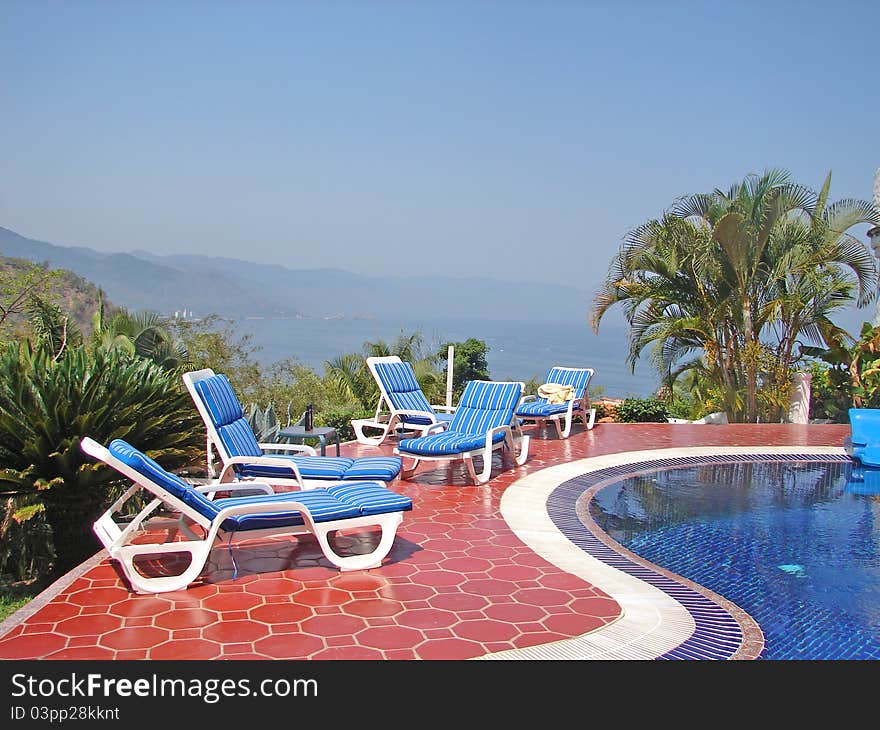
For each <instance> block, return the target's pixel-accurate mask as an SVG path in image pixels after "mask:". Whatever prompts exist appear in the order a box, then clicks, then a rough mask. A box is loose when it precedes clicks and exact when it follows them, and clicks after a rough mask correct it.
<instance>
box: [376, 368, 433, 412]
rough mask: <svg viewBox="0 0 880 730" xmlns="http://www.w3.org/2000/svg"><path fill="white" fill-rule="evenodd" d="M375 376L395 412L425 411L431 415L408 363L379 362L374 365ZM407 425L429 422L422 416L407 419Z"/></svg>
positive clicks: (426, 401) (428, 404)
mask: <svg viewBox="0 0 880 730" xmlns="http://www.w3.org/2000/svg"><path fill="white" fill-rule="evenodd" d="M376 375H377V376H378V378H379V380H381V381H382V385H383V387H384V388H385V392H386V393H387V395H388V400H389V401H391V406H392V407H393V408H394V410H396V411H427V412H428V413H433V412H434V409H433V408H431V404H430V403H428V399H427V398H425V394H424V393H422V389H421V387H420V386H419V383H418V381H417V380H416V374H415V372H413V369H412V365H410V364H409V363H408V362H380V363H376ZM407 422H408V423H419V424H426V423H431V421H430V420H429V419H428V418H426V417H424V416H414V417H412V418H411V419H407Z"/></svg>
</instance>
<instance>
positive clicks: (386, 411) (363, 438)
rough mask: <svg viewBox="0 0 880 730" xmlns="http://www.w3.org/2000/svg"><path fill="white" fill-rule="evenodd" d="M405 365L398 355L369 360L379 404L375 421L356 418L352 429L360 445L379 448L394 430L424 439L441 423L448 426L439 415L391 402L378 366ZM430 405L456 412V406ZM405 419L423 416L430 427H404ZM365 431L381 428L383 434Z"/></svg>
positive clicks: (417, 424) (416, 425)
mask: <svg viewBox="0 0 880 730" xmlns="http://www.w3.org/2000/svg"><path fill="white" fill-rule="evenodd" d="M402 362H403V361H402V360H401V359H400V358H399V357H398V356H397V355H388V356H383V357H368V358H367V367H368V368H369V369H370V373H372V375H373V379H374V380H375V381H376V385H378V386H379V402H378V403H377V404H376V412H375V414H374V415H373V417H372V418H356V419H354V420H352V422H351V427H352V429H353V430H354V435H355V439H357V442H358V443H360V444H365V445H367V446H378V445H379V444H381V443H382V442H383V441H384V440H385V439H386V438H387V437H388V434H390V433H392V432H393V431H394V430H395V429H400V430H405V431H412V432H414V433H418V434H419V435H421V436H424V435H425V434H426V433H429V432H430V431H431V430H433V429H434V427H435V426H436V425H437V424H440V425H441V426H445V425H446V423H445V422H444V421H440V420H438V419H437V414H436V413H435V412H433V411H419V410H416V411H413V410H398V409H397V408H395V407H394V405H393V403H392V402H391V397H390V396H389V394H388V389H387V388H386V387H385V383H384V382H383V380H382V378H381V377H380V376H379V373H378V371H377V366H378V365H379V364H381V363H392V364H397V363H402ZM426 400H427V399H426ZM430 405H431V408H433V409H434V411H442V412H446V413H453V412H454V411H455V406H445V405H434V404H430ZM405 416H422V417H424V418H428V419H430V421H431V422H430V423H427V424H419V423H406V424H405V423H403V419H404V417H405ZM365 428H366V429H378V430H379V431H380V433H379V435H378V436H369V435H367V434H366V433H364V429H365Z"/></svg>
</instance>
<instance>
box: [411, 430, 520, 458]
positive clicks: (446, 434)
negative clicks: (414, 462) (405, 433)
mask: <svg viewBox="0 0 880 730" xmlns="http://www.w3.org/2000/svg"><path fill="white" fill-rule="evenodd" d="M503 438H504V433H502V432H499V433H496V434H495V435H494V436H493V437H492V442H493V443H496V444H497V443H498V442H499V441H501V440H502V439H503ZM485 445H486V434H471V433H458V432H457V431H441V432H439V433H431V434H428V435H427V436H420V437H419V438H414V439H401V441H400V443H399V444H398V445H397V448H398V450H399V451H404V452H406V453H408V454H419V455H422V456H443V455H447V454H448V455H452V454H463V453H465V452H466V451H474V450H475V449H482V448H483V447H484V446H485Z"/></svg>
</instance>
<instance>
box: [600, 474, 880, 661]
mask: <svg viewBox="0 0 880 730" xmlns="http://www.w3.org/2000/svg"><path fill="white" fill-rule="evenodd" d="M860 477H861V475H860V473H859V472H856V474H855V475H854V474H853V467H852V464H851V463H850V462H848V461H840V462H831V463H829V462H824V461H823V462H819V461H816V462H810V461H798V462H761V461H756V462H745V463H742V462H741V463H734V464H715V465H703V466H699V467H687V468H676V469H668V470H663V471H657V472H653V473H652V474H648V475H643V476H635V477H629V478H626V479H623V480H621V481H618V482H615V483H613V484H611V485H610V486H608V487H605V488H604V489H601V490H600V491H598V492H597V493H596V494H595V496H594V497H593V500H592V501H591V503H590V512H591V515H592V517H593V519H594V520H595V521H596V522H597V524H598V525H599V526H600V527H601V528H602V529H603V530H605V531H606V532H607V533H608V534H609V535H611V537H613V538H614V539H615V540H616V541H617V542H619V543H620V544H621V545H623V546H624V547H626V548H628V549H629V550H631V551H632V552H634V553H636V554H637V555H640V556H641V557H643V558H645V559H646V560H649V561H651V562H652V563H654V564H656V565H659V566H661V567H663V568H666V569H667V570H671V571H672V572H674V573H677V574H678V575H681V576H683V577H686V578H689V579H691V580H693V581H695V582H697V583H699V584H700V585H703V586H705V587H706V588H709V589H711V590H713V591H715V592H716V593H719V594H720V595H722V596H724V597H725V598H727V599H728V600H730V601H732V602H733V603H735V604H737V605H738V606H740V607H741V608H742V609H743V610H745V611H746V612H748V613H749V614H750V615H751V616H752V617H753V618H754V619H755V620H756V621H757V622H758V623H759V625H760V626H761V629H762V631H763V632H764V637H765V642H766V643H765V648H764V651H763V653H762V654H761V658H762V659H880V485H877V488H875V485H873V484H872V483H871V480H872V478H877V480H878V481H880V474H872V473H869V474H868V479H867V480H865V479H862V478H860Z"/></svg>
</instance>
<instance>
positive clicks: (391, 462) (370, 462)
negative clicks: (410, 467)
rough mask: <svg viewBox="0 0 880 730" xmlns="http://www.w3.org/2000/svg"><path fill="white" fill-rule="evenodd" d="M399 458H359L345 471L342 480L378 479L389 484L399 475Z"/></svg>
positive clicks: (353, 460)
mask: <svg viewBox="0 0 880 730" xmlns="http://www.w3.org/2000/svg"><path fill="white" fill-rule="evenodd" d="M400 467H401V461H400V457H399V456H359V457H357V458H355V459H352V464H351V466H349V467H348V468H347V469H346V470H345V474H344V475H343V477H342V478H343V479H378V480H379V481H380V482H390V481H391V480H392V479H394V478H395V477H396V476H397V475H398V474H400Z"/></svg>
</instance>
